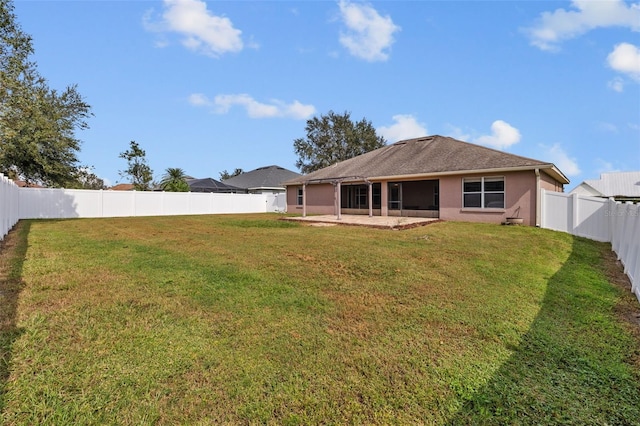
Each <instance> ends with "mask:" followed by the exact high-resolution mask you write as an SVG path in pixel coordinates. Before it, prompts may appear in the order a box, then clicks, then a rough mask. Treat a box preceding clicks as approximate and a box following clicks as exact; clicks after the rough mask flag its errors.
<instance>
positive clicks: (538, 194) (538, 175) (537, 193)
mask: <svg viewBox="0 0 640 426" xmlns="http://www.w3.org/2000/svg"><path fill="white" fill-rule="evenodd" d="M535 173H536V226H537V227H538V228H539V227H540V208H541V206H540V169H538V168H537V167H536V169H535Z"/></svg>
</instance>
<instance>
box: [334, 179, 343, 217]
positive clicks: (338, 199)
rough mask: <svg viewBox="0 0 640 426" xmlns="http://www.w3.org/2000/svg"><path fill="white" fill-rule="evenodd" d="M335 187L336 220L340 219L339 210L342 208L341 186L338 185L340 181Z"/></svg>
mask: <svg viewBox="0 0 640 426" xmlns="http://www.w3.org/2000/svg"><path fill="white" fill-rule="evenodd" d="M335 188H336V208H337V209H338V214H337V216H338V220H342V215H341V214H340V213H341V210H342V189H341V188H342V187H341V185H340V181H338V183H337V184H336V186H335Z"/></svg>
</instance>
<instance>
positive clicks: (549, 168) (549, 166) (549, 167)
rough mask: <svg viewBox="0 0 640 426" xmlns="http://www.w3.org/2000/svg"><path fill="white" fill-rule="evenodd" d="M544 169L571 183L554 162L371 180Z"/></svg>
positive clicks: (381, 177) (555, 176) (381, 178)
mask: <svg viewBox="0 0 640 426" xmlns="http://www.w3.org/2000/svg"><path fill="white" fill-rule="evenodd" d="M541 169H544V170H545V171H547V173H548V174H550V175H551V176H553V177H554V178H556V179H557V180H558V181H560V182H562V183H569V179H567V177H566V176H565V175H564V174H563V173H562V172H561V171H560V170H558V168H557V167H556V166H555V165H554V164H542V165H538V166H519V167H502V168H494V169H477V170H452V171H449V172H436V173H414V174H410V175H396V176H372V177H370V178H369V180H385V181H386V180H404V179H416V178H420V177H438V176H455V175H467V174H472V173H473V174H487V173H504V172H518V171H528V170H534V171H535V170H538V171H540V170H541Z"/></svg>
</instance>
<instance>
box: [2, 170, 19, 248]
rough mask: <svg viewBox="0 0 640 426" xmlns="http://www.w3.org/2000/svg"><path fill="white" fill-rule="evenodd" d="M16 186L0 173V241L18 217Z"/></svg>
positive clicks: (17, 192)
mask: <svg viewBox="0 0 640 426" xmlns="http://www.w3.org/2000/svg"><path fill="white" fill-rule="evenodd" d="M19 190H20V188H18V186H17V185H16V184H15V183H13V181H12V180H11V179H9V178H7V177H5V176H4V175H3V174H2V173H0V241H2V240H3V239H4V236H5V235H7V234H8V233H9V231H11V229H12V228H13V227H14V225H15V224H16V223H18V220H19V219H20V211H19V210H18V198H19Z"/></svg>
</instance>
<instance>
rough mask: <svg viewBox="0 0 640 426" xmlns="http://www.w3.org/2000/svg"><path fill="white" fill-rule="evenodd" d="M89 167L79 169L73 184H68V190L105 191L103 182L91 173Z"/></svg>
mask: <svg viewBox="0 0 640 426" xmlns="http://www.w3.org/2000/svg"><path fill="white" fill-rule="evenodd" d="M92 170H93V168H91V167H79V168H78V170H77V171H76V175H75V183H71V184H69V186H67V187H68V188H77V189H106V185H105V184H104V180H103V179H101V178H99V177H98V176H97V175H96V174H95V173H93V171H92Z"/></svg>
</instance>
